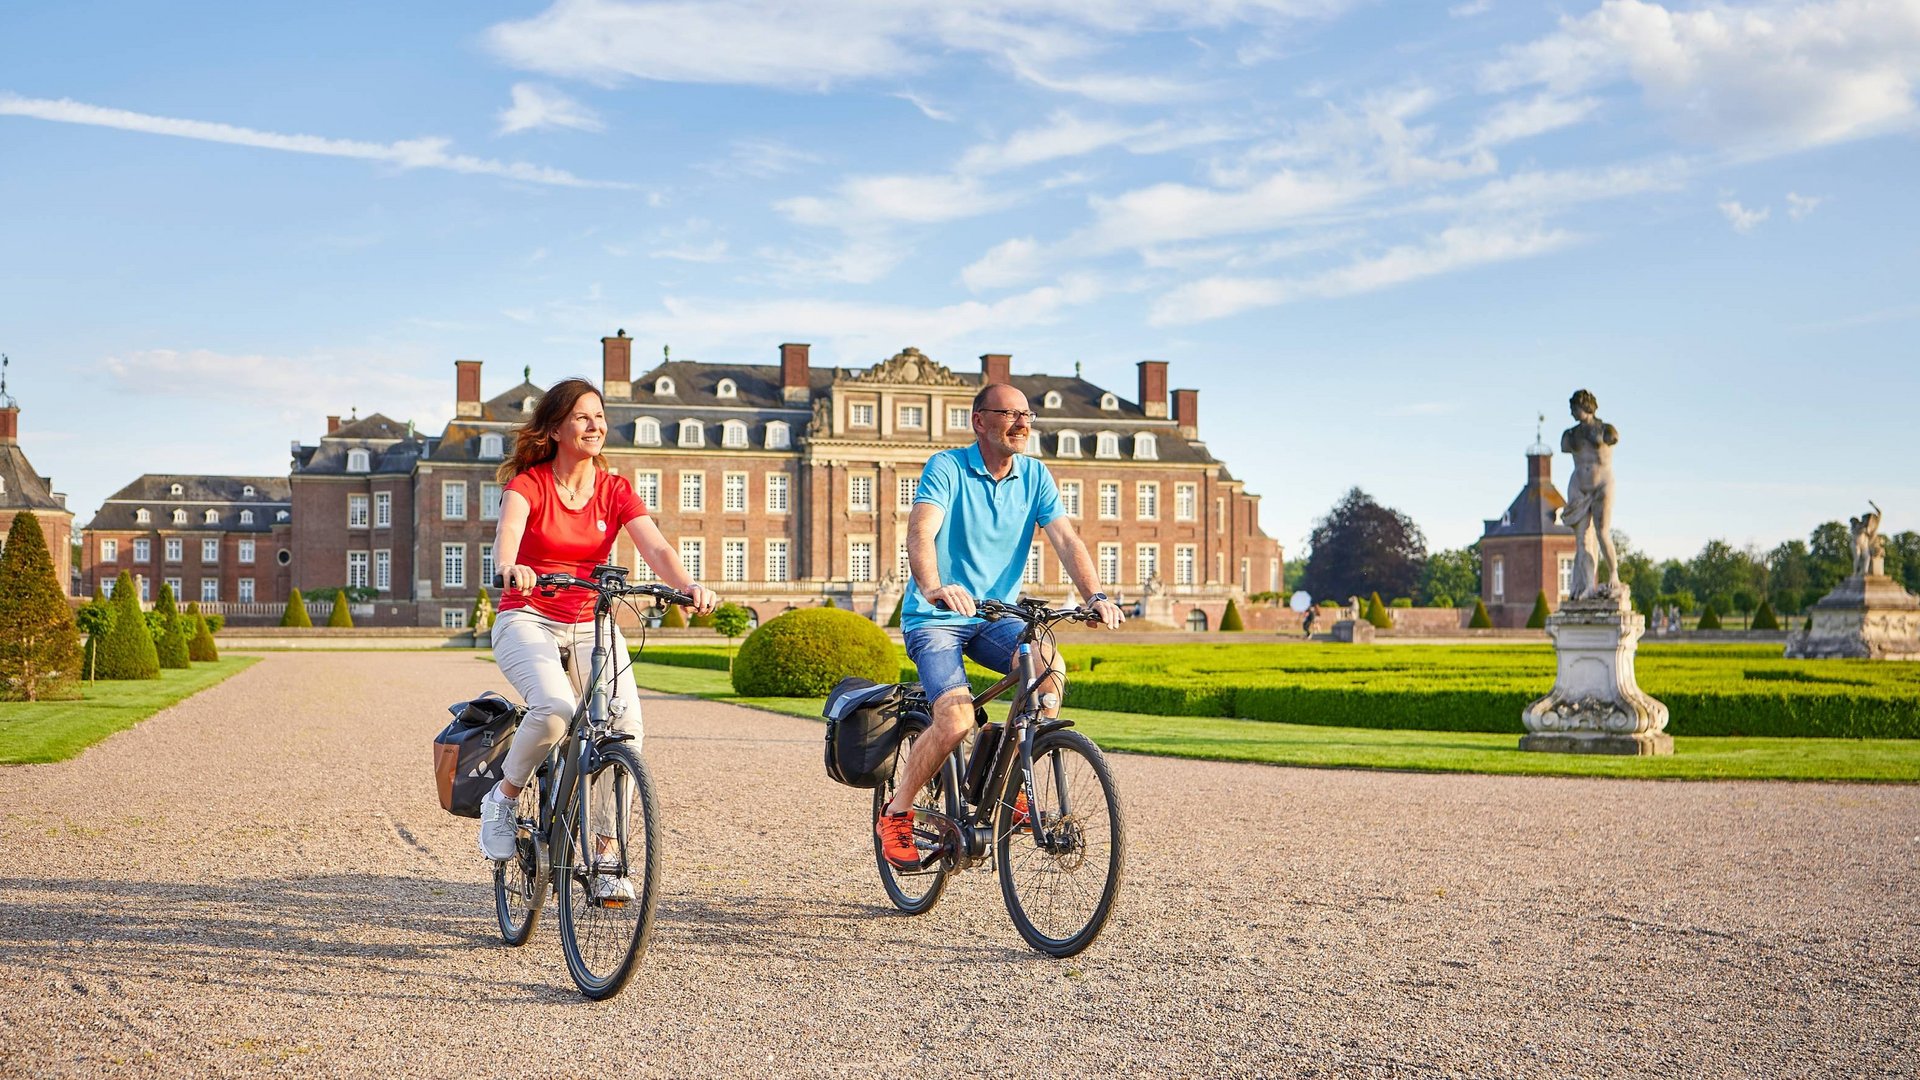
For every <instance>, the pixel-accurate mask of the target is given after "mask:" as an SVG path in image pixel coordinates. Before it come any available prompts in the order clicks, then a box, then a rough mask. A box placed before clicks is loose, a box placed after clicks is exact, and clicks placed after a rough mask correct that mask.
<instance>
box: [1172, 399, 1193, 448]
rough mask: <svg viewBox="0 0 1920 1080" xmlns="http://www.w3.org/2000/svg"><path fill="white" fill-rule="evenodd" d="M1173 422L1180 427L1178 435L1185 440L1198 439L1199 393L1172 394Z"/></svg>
mask: <svg viewBox="0 0 1920 1080" xmlns="http://www.w3.org/2000/svg"><path fill="white" fill-rule="evenodd" d="M1173 422H1174V423H1176V424H1178V425H1180V434H1181V435H1183V436H1185V437H1186V438H1189V439H1197V438H1199V437H1200V391H1198V390H1175V391H1174V392H1173Z"/></svg>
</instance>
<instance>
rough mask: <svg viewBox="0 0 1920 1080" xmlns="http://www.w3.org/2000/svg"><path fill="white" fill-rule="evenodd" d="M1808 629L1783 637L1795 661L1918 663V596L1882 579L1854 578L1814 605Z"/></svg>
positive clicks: (1866, 575)
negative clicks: (1810, 627) (1833, 660)
mask: <svg viewBox="0 0 1920 1080" xmlns="http://www.w3.org/2000/svg"><path fill="white" fill-rule="evenodd" d="M1812 614H1813V628H1812V629H1811V630H1796V631H1794V633H1793V634H1792V635H1791V636H1789V637H1788V638H1787V656H1788V658H1789V659H1795V660H1824V659H1834V658H1852V659H1861V660H1920V597H1915V596H1914V595H1913V594H1912V593H1910V592H1908V591H1907V590H1905V589H1903V588H1901V587H1900V584H1899V583H1898V582H1896V581H1894V580H1893V579H1892V578H1890V577H1888V576H1887V575H1885V574H1855V575H1853V576H1852V577H1850V578H1848V579H1846V580H1845V581H1842V582H1841V583H1840V584H1838V585H1836V586H1834V588H1833V591H1832V592H1830V593H1828V594H1827V595H1826V596H1825V597H1823V598H1821V600H1820V602H1819V603H1817V604H1815V605H1813V613H1812Z"/></svg>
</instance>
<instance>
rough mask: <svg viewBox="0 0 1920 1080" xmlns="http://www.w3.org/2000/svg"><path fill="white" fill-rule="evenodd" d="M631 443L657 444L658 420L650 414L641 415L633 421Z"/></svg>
mask: <svg viewBox="0 0 1920 1080" xmlns="http://www.w3.org/2000/svg"><path fill="white" fill-rule="evenodd" d="M633 445H635V446H659V445H660V421H658V420H656V419H654V418H653V417H651V416H643V417H641V418H640V419H638V420H636V421H634V422H633Z"/></svg>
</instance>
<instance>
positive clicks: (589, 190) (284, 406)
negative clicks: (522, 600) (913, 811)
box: [0, 0, 1920, 558]
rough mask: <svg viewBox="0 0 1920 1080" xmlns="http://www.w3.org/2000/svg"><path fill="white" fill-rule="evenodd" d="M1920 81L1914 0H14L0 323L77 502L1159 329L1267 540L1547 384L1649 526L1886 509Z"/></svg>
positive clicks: (1438, 468) (1416, 511) (1089, 346)
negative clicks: (567, 389)
mask: <svg viewBox="0 0 1920 1080" xmlns="http://www.w3.org/2000/svg"><path fill="white" fill-rule="evenodd" d="M1916 83H1920V0H1806V2H1802V3H1793V4H1775V3H1757V4H1698V3H1673V4H1670V5H1665V6H1663V5H1662V4H1660V3H1652V2H1645V0H1603V2H1600V3H1593V2H1590V0H1569V2H1566V3H1562V4H1556V5H1541V4H1522V3H1518V2H1515V0H1459V2H1457V3H1453V4H1451V5H1450V4H1448V3H1447V2H1445V0H1439V2H1435V3H1423V4H1414V3H1368V2H1360V0H1141V2H1133V3H1128V2H1123V0H1019V2H1017V3H1016V2H1012V0H941V2H938V3H927V2H922V0H809V2H808V3H805V4H796V3H792V2H790V0H707V2H702V3H697V4H689V3H684V2H672V3H659V2H648V0H636V2H613V0H559V2H556V3H551V4H546V3H540V2H527V3H509V2H504V0H476V2H467V3H458V4H453V3H418V4H390V3H378V4H375V3H361V2H354V0H341V2H336V3H332V4H326V5H318V4H315V5H298V4H271V5H240V6H238V7H237V8H236V7H235V6H234V5H217V6H216V5H198V4H190V3H181V4H167V5H156V4H146V3H94V2H88V0H63V2H60V3H15V4H8V5H6V6H5V7H4V8H0V353H5V354H7V355H8V356H9V357H10V358H11V361H12V363H11V366H10V367H9V369H8V376H7V390H8V392H9V393H11V394H12V395H13V396H14V397H15V398H16V399H17V400H18V401H19V403H20V406H21V409H22V412H21V436H22V442H23V445H24V448H25V449H26V451H27V453H28V455H29V457H30V458H31V459H32V460H33V462H34V464H35V465H36V466H37V467H38V468H39V470H40V471H41V472H42V473H45V474H47V475H50V476H51V477H52V478H53V480H54V483H55V487H56V489H57V490H60V491H64V492H66V493H68V495H69V506H70V507H71V508H72V509H74V510H75V512H76V513H77V514H78V515H79V519H80V521H81V523H83V524H84V523H85V521H86V520H87V519H88V518H89V517H91V515H92V513H93V512H94V510H95V509H96V508H97V507H98V506H99V504H100V502H101V500H102V499H104V498H106V497H107V496H108V495H110V494H111V493H112V492H113V491H115V490H117V489H118V488H120V487H121V486H123V485H124V484H126V483H128V482H130V481H131V480H133V479H134V477H135V476H137V475H138V474H140V473H142V472H206V473H244V474H284V472H285V470H286V466H287V462H288V455H287V448H288V445H289V444H290V443H292V442H296V441H303V442H307V443H312V442H313V441H314V440H315V439H317V438H318V437H319V435H320V434H321V433H322V432H323V431H324V430H325V423H326V417H327V415H329V414H336V413H337V414H343V415H351V414H353V413H354V412H355V411H356V410H357V411H358V413H359V414H361V415H365V414H367V413H369V412H373V411H379V412H384V413H386V414H387V415H389V416H393V417H395V418H398V419H403V420H405V419H412V420H415V421H417V422H418V423H419V424H420V425H421V426H422V427H423V428H425V429H427V430H430V431H432V430H438V428H439V426H440V425H441V424H442V423H444V422H445V421H446V420H447V419H448V418H449V417H450V415H451V413H452V408H453V389H454V386H453V372H454V369H453V361H454V360H456V359H477V360H481V361H483V362H484V364H485V367H484V369H483V383H484V385H483V389H484V392H485V393H486V394H487V395H489V396H491V395H492V394H495V393H499V392H502V391H504V390H506V389H507V388H508V387H510V386H512V385H514V384H516V383H517V382H518V381H519V378H520V373H521V370H522V369H523V367H530V368H531V370H532V374H533V378H534V379H535V381H537V382H542V383H544V382H550V381H552V380H554V379H557V378H560V377H562V376H565V375H568V374H574V373H585V374H588V375H590V376H593V377H596V378H597V376H598V374H599V363H600V360H599V357H600V348H599V338H600V337H602V336H603V335H607V334H611V333H613V332H614V331H615V330H616V329H625V330H626V331H627V333H628V334H630V335H631V336H633V337H634V338H635V339H636V345H635V365H636V371H643V370H644V369H645V367H646V366H648V363H649V362H650V361H651V360H653V359H656V358H658V357H659V356H660V355H661V349H662V348H663V347H670V348H671V350H672V355H673V357H674V358H675V359H681V360H713V361H724V362H730V363H766V364H772V363H776V362H777V359H778V349H777V346H778V345H779V344H780V343H781V342H787V341H804V342H810V343H812V345H813V357H814V360H815V363H816V364H834V365H840V366H846V367H865V366H867V365H870V364H873V363H876V362H878V361H880V360H883V359H885V358H886V357H889V356H891V355H893V354H894V353H896V352H898V351H900V350H901V349H902V348H904V347H907V346H914V347H917V348H919V349H921V350H922V351H923V352H925V353H926V354H927V355H929V356H930V357H932V358H933V359H935V360H937V361H940V362H942V363H945V364H947V365H948V366H950V367H952V368H954V369H955V370H958V371H964V372H974V371H977V370H978V369H979V361H978V359H977V358H978V357H979V355H980V354H982V353H986V352H1008V353H1011V354H1012V355H1013V369H1014V372H1015V373H1016V374H1020V373H1028V372H1031V373H1052V374H1068V373H1070V372H1071V371H1072V370H1073V367H1074V365H1075V364H1080V365H1082V369H1083V371H1084V373H1085V375H1086V377H1087V378H1088V379H1090V380H1092V381H1094V382H1096V383H1100V384H1102V385H1105V386H1107V387H1108V388H1110V389H1112V390H1115V391H1116V392H1119V393H1120V394H1121V395H1122V396H1124V397H1129V398H1131V397H1132V396H1133V395H1134V388H1135V366H1134V365H1135V364H1136V363H1137V362H1138V361H1140V360H1143V359H1156V360H1165V361H1168V362H1169V364H1170V365H1171V372H1170V377H1171V383H1172V385H1173V386H1175V387H1192V388H1196V389H1198V390H1199V391H1200V396H1199V401H1200V406H1199V407H1200V422H1201V434H1202V437H1203V438H1204V439H1205V440H1206V442H1207V445H1208V447H1209V448H1210V449H1211V451H1212V452H1213V453H1214V454H1215V455H1216V456H1217V457H1219V458H1220V459H1222V460H1224V461H1225V462H1226V463H1227V464H1228V467H1229V468H1230V469H1231V471H1232V472H1233V474H1234V475H1235V476H1236V477H1238V478H1240V479H1242V480H1244V481H1245V482H1246V484H1247V488H1248V490H1249V491H1251V492H1254V493H1256V494H1258V495H1260V496H1261V497H1262V503H1261V521H1262V524H1263V526H1264V527H1265V529H1266V531H1267V532H1268V534H1269V535H1272V536H1274V537H1275V538H1276V539H1278V540H1279V541H1280V542H1281V544H1282V545H1283V546H1284V548H1285V550H1286V552H1287V555H1288V557H1289V558H1297V557H1301V556H1303V555H1304V554H1305V552H1306V538H1307V536H1308V534H1309V533H1310V531H1311V529H1312V527H1313V523H1314V520H1315V519H1316V518H1318V517H1320V516H1322V515H1324V514H1325V513H1326V512H1327V510H1328V509H1329V508H1330V507H1331V506H1332V505H1333V503H1334V502H1335V501H1336V500H1338V499H1339V498H1340V497H1341V496H1342V495H1343V494H1344V493H1345V492H1346V490H1347V489H1349V488H1351V487H1354V486H1359V487H1361V488H1363V489H1365V490H1366V491H1367V492H1369V493H1370V494H1372V495H1373V496H1374V497H1375V498H1377V499H1379V500H1380V501H1381V502H1383V503H1386V504H1387V505H1389V506H1392V507H1394V508H1396V509H1398V510H1401V511H1402V512H1404V513H1406V514H1408V515H1409V516H1411V517H1412V518H1413V519H1414V520H1415V521H1416V522H1417V523H1418V524H1419V525H1420V526H1421V528H1422V529H1423V531H1424V532H1425V535H1426V538H1427V541H1428V544H1429V546H1430V547H1431V548H1433V549H1440V548H1452V547H1459V546H1463V545H1465V544H1468V543H1471V542H1472V541H1473V540H1474V539H1476V538H1477V537H1478V535H1479V533H1480V530H1481V525H1482V521H1483V520H1484V519H1486V518H1493V517H1498V516H1499V514H1500V512H1501V511H1502V510H1503V509H1504V508H1505V506H1506V505H1507V503H1508V502H1509V501H1510V500H1511V499H1512V498H1513V496H1514V495H1515V494H1516V493H1517V492H1518V490H1519V488H1520V486H1521V483H1522V481H1523V479H1524V475H1525V472H1524V468H1525V466H1524V460H1523V454H1524V452H1525V450H1526V448H1527V447H1528V446H1529V445H1530V444H1531V443H1533V441H1534V439H1535V433H1536V430H1537V429H1539V428H1540V427H1541V421H1539V420H1538V419H1537V418H1538V417H1539V416H1541V415H1542V414H1544V416H1545V421H1544V430H1545V433H1546V438H1547V441H1548V443H1550V444H1553V445H1555V446H1557V445H1558V438H1557V434H1556V433H1557V432H1558V431H1560V430H1561V429H1563V428H1565V427H1566V426H1567V424H1568V422H1569V421H1568V419H1567V411H1566V401H1567V397H1568V395H1569V394H1571V393H1572V392H1573V391H1574V390H1575V389H1577V388H1581V387H1585V388H1588V389H1591V390H1592V391H1593V392H1594V393H1595V394H1596V395H1597V396H1598V398H1599V401H1600V415H1601V417H1602V418H1603V419H1605V420H1606V421H1607V422H1609V423H1612V424H1614V425H1615V426H1616V427H1617V428H1618V429H1619V430H1620V432H1621V442H1620V445H1619V447H1618V449H1617V452H1616V455H1615V459H1614V460H1615V471H1616V477H1617V484H1618V493H1617V498H1616V507H1615V516H1614V524H1615V526H1616V527H1617V528H1619V529H1621V530H1623V531H1624V532H1626V533H1627V534H1628V536H1629V537H1630V538H1631V540H1632V542H1633V544H1634V545H1635V546H1636V547H1638V548H1640V549H1642V550H1645V551H1647V552H1649V553H1651V554H1652V555H1654V556H1655V557H1657V558H1664V557H1681V558H1684V557H1686V556H1688V555H1691V554H1692V553H1694V552H1695V551H1697V550H1698V549H1699V548H1700V546H1701V545H1702V544H1703V543H1704V542H1705V541H1706V540H1708V539H1710V538H1719V539H1725V540H1727V541H1729V542H1731V543H1733V544H1734V545H1735V546H1745V545H1748V544H1756V545H1758V546H1760V547H1761V548H1768V547H1771V546H1773V545H1774V544H1776V543H1778V542H1780V541H1782V540H1785V539H1789V538H1793V537H1805V536H1806V534H1807V533H1808V532H1809V531H1810V530H1811V529H1812V528H1813V527H1814V526H1815V525H1816V524H1818V523H1819V522H1821V521H1826V520H1835V519H1844V518H1845V517H1847V516H1849V515H1851V514H1855V513H1858V512H1860V511H1861V510H1862V509H1864V505H1865V501H1866V500H1867V499H1873V500H1875V501H1876V502H1878V503H1879V504H1880V505H1881V506H1883V507H1885V509H1886V522H1885V528H1886V529H1887V530H1888V531H1890V532H1897V531H1900V530H1902V529H1909V528H1912V529H1920V479H1917V478H1916V474H1917V473H1920V468H1916V466H1917V465H1920V460H1917V459H1916V455H1915V454H1914V453H1913V435H1912V432H1913V431H1914V427H1915V425H1914V422H1913V419H1912V412H1913V409H1914V407H1915V403H1916V402H1920V349H1917V348H1916V343H1920V289H1917V288H1916V287H1915V283H1916V281H1920V188H1916V185H1915V184H1914V182H1913V178H1914V177H1915V176H1920V105H1917V102H1916ZM1567 471H1568V459H1567V457H1566V456H1565V455H1559V456H1558V459H1557V460H1556V462H1555V468H1554V473H1555V477H1556V479H1558V480H1560V481H1562V482H1563V483H1564V478H1565V476H1566V473H1567Z"/></svg>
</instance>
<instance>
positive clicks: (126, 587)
mask: <svg viewBox="0 0 1920 1080" xmlns="http://www.w3.org/2000/svg"><path fill="white" fill-rule="evenodd" d="M93 674H94V678H96V679H157V678H159V677H160V654H159V652H158V651H157V650H156V649H155V648H154V647H153V634H152V633H150V632H149V631H148V630H147V619H146V615H145V614H144V613H143V612H141V610H140V592H139V588H138V586H136V585H134V583H133V572H132V571H130V570H122V571H120V576H119V577H117V578H114V579H113V625H112V626H111V627H110V628H108V630H107V632H106V634H105V636H104V637H103V638H102V639H101V642H100V648H99V649H98V651H97V653H96V655H95V658H94V671H93Z"/></svg>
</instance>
